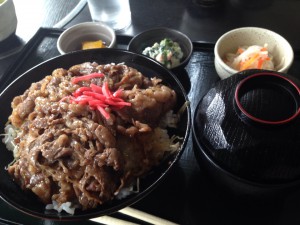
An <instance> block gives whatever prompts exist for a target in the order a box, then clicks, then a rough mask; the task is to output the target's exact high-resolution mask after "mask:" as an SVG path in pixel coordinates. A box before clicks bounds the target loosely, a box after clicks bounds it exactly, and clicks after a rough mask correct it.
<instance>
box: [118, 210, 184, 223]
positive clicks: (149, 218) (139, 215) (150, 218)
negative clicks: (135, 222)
mask: <svg viewBox="0 0 300 225" xmlns="http://www.w3.org/2000/svg"><path fill="white" fill-rule="evenodd" d="M119 212H120V213H123V214H125V215H127V216H131V217H133V218H136V219H139V220H142V221H145V222H148V223H151V224H159V225H178V224H177V223H173V222H171V221H169V220H165V219H162V218H160V217H157V216H154V215H151V214H149V213H145V212H142V211H140V210H137V209H133V208H131V207H126V208H124V209H121V210H120V211H119Z"/></svg>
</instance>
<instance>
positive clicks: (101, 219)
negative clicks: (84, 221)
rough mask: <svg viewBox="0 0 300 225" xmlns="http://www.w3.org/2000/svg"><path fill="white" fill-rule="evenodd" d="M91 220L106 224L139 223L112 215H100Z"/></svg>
mask: <svg viewBox="0 0 300 225" xmlns="http://www.w3.org/2000/svg"><path fill="white" fill-rule="evenodd" d="M90 220H91V221H94V222H97V223H101V224H105V225H138V224H137V223H131V222H128V221H125V220H121V219H117V218H114V217H111V216H100V217H96V218H93V219H90Z"/></svg>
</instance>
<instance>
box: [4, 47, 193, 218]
mask: <svg viewBox="0 0 300 225" xmlns="http://www.w3.org/2000/svg"><path fill="white" fill-rule="evenodd" d="M84 62H97V63H99V64H110V63H116V64H117V63H125V64H126V65H127V66H130V67H133V68H136V69H137V70H139V71H140V72H141V73H143V74H144V75H145V76H148V77H150V78H151V77H154V76H156V77H158V78H161V79H162V82H163V83H164V84H166V85H168V86H170V87H172V89H173V90H175V92H176V94H177V104H176V108H175V109H174V110H175V111H176V110H177V111H178V110H179V109H180V108H181V107H182V105H183V104H185V103H186V102H187V101H188V98H187V95H186V92H185V90H184V88H183V87H182V85H181V83H180V82H179V80H178V79H177V77H176V76H174V74H173V73H172V72H171V71H170V70H167V69H166V68H165V67H163V66H162V65H161V64H159V63H158V62H156V61H155V60H152V59H150V58H148V57H145V56H142V55H139V54H136V53H133V52H129V51H127V50H120V49H112V48H105V49H92V50H83V51H76V52H72V53H67V54H65V55H60V56H58V57H55V58H52V59H50V60H48V61H45V62H43V63H41V64H39V65H37V66H35V67H33V68H32V69H30V70H28V71H27V72H25V73H24V74H22V75H21V76H20V77H18V78H17V79H16V80H14V81H13V82H12V83H11V84H10V85H9V86H8V87H7V88H6V89H5V90H4V91H3V92H2V93H1V94H0V101H1V116H2V119H3V120H2V122H1V123H0V130H1V132H4V127H5V123H6V120H7V118H8V116H9V115H10V114H11V111H12V110H11V101H12V100H13V98H14V97H15V96H17V95H20V94H23V93H24V91H25V90H26V89H27V88H29V86H30V85H31V84H32V83H33V82H37V81H39V80H41V79H43V78H44V77H45V76H46V75H48V74H51V73H52V71H53V70H54V69H56V68H65V69H68V68H70V67H71V66H73V65H76V64H81V63H84ZM190 127H191V115H190V107H189V106H187V108H186V111H185V112H184V113H183V114H182V117H181V120H180V122H179V124H178V128H172V130H171V131H170V132H172V134H174V135H176V136H179V137H182V138H183V140H182V145H181V149H180V150H179V151H178V152H177V153H176V154H173V155H172V156H170V158H168V160H165V161H163V162H162V163H161V164H160V165H158V166H157V167H156V168H154V169H153V170H152V171H151V173H149V174H148V175H147V176H145V177H143V178H141V179H140V189H139V192H138V193H134V194H132V195H129V196H127V197H125V198H123V199H114V200H112V201H111V202H108V203H107V204H103V205H100V206H98V207H97V208H95V209H89V210H80V209H78V210H77V209H76V210H75V214H74V215H71V214H67V213H65V212H64V211H63V212H61V213H58V212H57V211H55V210H46V209H45V205H44V204H43V203H42V202H41V201H40V200H38V199H37V197H36V196H34V194H32V193H31V192H24V191H23V190H21V188H20V187H19V186H18V185H17V184H15V183H14V182H13V180H12V179H11V177H10V176H9V174H8V172H7V170H6V169H5V168H6V167H7V165H8V164H9V163H11V162H12V161H13V154H12V152H11V151H8V150H7V148H6V146H5V145H4V143H2V141H0V152H1V161H0V168H1V169H0V196H1V199H2V200H4V201H5V202H7V203H8V204H9V205H11V206H13V207H14V208H16V209H17V210H19V211H22V212H23V213H26V214H29V215H31V216H34V217H38V218H42V219H50V220H60V221H74V220H83V219H89V218H94V217H98V216H103V215H108V214H111V213H114V212H117V211H118V210H120V209H122V208H124V207H127V206H129V205H131V204H133V203H135V202H137V201H139V200H141V199H142V198H143V197H145V196H146V195H147V194H149V193H150V192H151V191H152V190H154V188H155V187H157V186H158V185H159V184H160V183H161V181H162V180H163V179H164V178H165V177H166V176H168V174H169V171H171V169H173V168H174V165H175V163H176V162H177V161H178V160H179V158H180V156H181V154H182V152H183V150H184V149H185V146H186V143H187V141H188V137H189V133H190Z"/></svg>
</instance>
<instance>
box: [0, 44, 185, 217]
mask: <svg viewBox="0 0 300 225" xmlns="http://www.w3.org/2000/svg"><path fill="white" fill-rule="evenodd" d="M0 99H1V103H2V108H3V111H2V113H1V114H2V118H3V119H2V123H1V127H0V128H1V130H2V133H3V134H2V138H1V139H2V142H3V143H1V145H0V150H1V158H2V159H1V174H0V175H1V179H0V180H1V181H0V194H1V197H2V198H3V199H4V200H5V201H6V202H8V203H9V204H11V205H12V206H14V207H16V208H17V209H19V210H21V211H23V212H25V213H27V214H30V215H33V216H37V217H40V218H48V219H62V220H63V219H65V220H73V219H82V218H91V217H96V216H101V215H106V214H110V213H113V212H115V211H117V210H119V209H121V208H123V207H125V206H128V205H130V204H133V203H134V202H136V201H138V200H140V199H141V198H142V197H144V196H145V195H146V194H148V193H149V192H150V191H151V190H153V188H155V187H156V186H157V185H158V184H159V181H161V180H162V179H163V178H164V177H165V176H167V174H168V171H169V170H170V169H171V168H172V167H173V166H174V165H175V163H176V161H177V160H178V159H179V157H180V155H181V153H182V151H183V150H184V147H185V145H186V141H187V137H188V135H189V130H190V108H189V105H188V99H187V97H186V94H185V92H184V89H183V87H182V86H181V84H180V83H179V82H178V80H177V79H176V78H175V76H174V75H173V74H172V73H171V72H170V71H169V70H167V69H165V68H163V67H162V66H161V65H160V64H158V63H156V62H155V61H153V60H151V59H148V58H146V57H144V56H140V55H136V54H134V53H130V52H127V51H123V50H116V49H100V50H90V51H81V52H74V53H70V54H66V55H63V56H59V57H56V58H53V59H51V60H49V61H46V62H44V63H42V64H40V65H38V66H36V67H34V68H33V69H31V70H29V71H27V72H25V73H24V74H23V75H22V76H20V77H19V78H17V79H16V80H15V81H14V82H12V84H11V85H9V86H8V87H7V88H6V89H5V90H4V91H3V92H2V93H1V96H0Z"/></svg>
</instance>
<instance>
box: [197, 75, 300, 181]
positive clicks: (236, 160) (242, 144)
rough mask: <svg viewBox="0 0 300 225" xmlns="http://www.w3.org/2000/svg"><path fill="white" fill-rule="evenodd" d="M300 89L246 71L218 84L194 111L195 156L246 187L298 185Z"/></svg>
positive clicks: (284, 79)
mask: <svg viewBox="0 0 300 225" xmlns="http://www.w3.org/2000/svg"><path fill="white" fill-rule="evenodd" d="M299 87H300V82H299V80H298V79H296V78H295V77H292V76H290V75H287V74H283V73H279V72H274V71H266V70H247V71H243V72H239V73H237V74H235V75H233V76H232V77H229V78H227V79H225V80H221V81H219V82H217V83H216V84H215V86H213V87H212V88H211V89H210V90H209V91H208V92H207V94H206V95H205V96H204V97H203V98H202V99H201V100H200V101H199V103H198V104H197V107H196V109H195V113H194V118H193V137H194V140H195V142H196V145H198V146H197V147H198V148H196V151H198V150H199V151H203V152H204V153H205V154H206V155H208V156H209V157H210V159H211V160H212V161H213V162H214V163H215V164H217V165H218V166H220V167H221V168H223V169H224V170H226V171H228V172H230V173H231V174H233V175H235V176H237V177H240V178H243V179H246V180H249V181H254V182H259V183H268V184H270V183H272V184H273V183H276V184H277V183H286V182H290V181H294V180H297V179H299V177H300V163H299V162H300V151H299V149H300V118H299V114H300V89H299ZM197 149H198V150H197Z"/></svg>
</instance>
